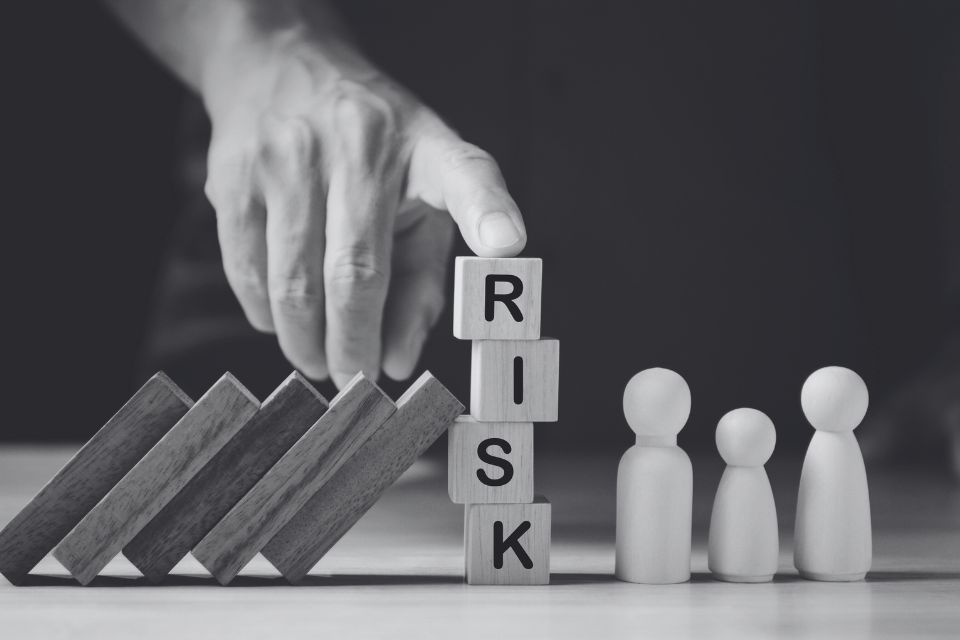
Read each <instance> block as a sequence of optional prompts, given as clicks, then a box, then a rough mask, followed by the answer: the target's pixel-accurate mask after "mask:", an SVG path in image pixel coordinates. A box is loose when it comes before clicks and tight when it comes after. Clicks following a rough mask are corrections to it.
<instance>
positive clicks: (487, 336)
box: [453, 257, 543, 340]
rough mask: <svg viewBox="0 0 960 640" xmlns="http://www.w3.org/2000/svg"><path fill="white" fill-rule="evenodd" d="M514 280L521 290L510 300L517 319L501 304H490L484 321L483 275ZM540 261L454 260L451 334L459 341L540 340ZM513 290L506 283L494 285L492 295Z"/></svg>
mask: <svg viewBox="0 0 960 640" xmlns="http://www.w3.org/2000/svg"><path fill="white" fill-rule="evenodd" d="M488 275H506V276H513V277H515V278H517V279H518V280H519V282H520V286H521V287H522V291H521V293H520V295H518V296H517V297H516V298H513V299H512V302H513V304H514V305H516V310H517V311H519V313H520V315H521V319H520V320H517V319H516V318H514V316H513V315H512V314H511V310H510V308H508V307H507V305H506V304H505V303H504V302H502V301H497V302H493V304H492V306H491V311H492V312H493V317H492V319H490V320H487V315H486V307H487V299H486V296H487V276H488ZM542 278H543V261H542V260H541V259H540V258H476V257H458V258H457V259H456V264H455V267H454V275H453V335H454V337H456V338H459V339H461V340H536V339H538V338H539V337H540V298H541V295H540V294H541V286H542ZM512 291H513V285H512V284H511V283H509V282H500V283H497V284H496V286H495V287H494V293H496V294H500V295H504V294H510V293H511V292H512Z"/></svg>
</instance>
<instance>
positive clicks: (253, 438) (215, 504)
mask: <svg viewBox="0 0 960 640" xmlns="http://www.w3.org/2000/svg"><path fill="white" fill-rule="evenodd" d="M326 410H327V401H326V400H325V399H324V398H323V396H321V395H320V394H319V393H318V392H317V391H316V390H315V389H314V388H313V387H312V386H311V385H310V383H309V382H307V381H306V380H305V379H304V378H303V376H301V375H300V374H299V373H296V372H294V373H292V374H290V376H289V377H288V378H287V379H286V380H284V382H283V383H282V384H281V385H280V386H279V387H278V388H277V389H276V391H274V392H273V393H272V394H271V395H270V397H269V398H267V399H266V400H265V401H264V402H263V405H262V406H261V407H260V410H259V411H257V413H256V415H254V416H253V418H251V419H250V420H249V421H248V422H247V423H246V424H245V425H244V426H243V428H242V429H241V430H240V431H239V432H238V433H237V435H235V436H234V437H233V439H232V440H230V442H228V443H227V444H226V446H224V447H223V449H221V450H220V451H219V452H218V453H217V455H216V456H215V457H214V458H213V459H212V460H211V461H210V463H209V464H208V465H207V466H206V467H204V468H203V470H202V471H201V472H200V473H198V474H197V475H196V476H194V478H193V479H192V480H191V481H190V482H189V483H187V485H186V486H185V487H184V488H183V490H182V491H180V493H178V494H177V496H176V497H175V498H174V499H173V500H172V501H171V502H170V504H168V505H167V506H166V507H164V509H163V510H162V511H160V513H158V514H157V515H156V516H155V517H154V518H153V520H151V521H150V523H149V524H148V525H147V526H146V527H144V528H143V530H142V531H141V532H140V533H139V534H138V535H137V537H136V538H134V539H133V541H132V542H130V544H128V545H127V546H126V548H125V549H124V550H123V553H124V555H125V556H126V557H127V559H128V560H130V562H131V563H133V565H134V566H135V567H137V569H139V570H140V572H141V573H143V575H145V576H146V577H147V578H149V579H150V580H151V581H153V582H158V581H159V580H161V579H163V577H164V576H166V575H167V574H168V573H170V571H171V570H172V569H173V567H174V566H175V565H176V564H177V562H179V561H180V560H181V559H182V558H183V557H184V556H185V555H187V553H188V552H189V551H190V549H192V548H193V547H194V546H195V545H196V544H197V543H198V542H200V540H202V539H203V536H205V535H206V534H207V533H208V532H209V531H210V530H211V529H212V528H213V527H214V525H216V524H217V523H218V522H219V521H220V520H221V518H223V517H224V516H225V515H226V514H227V512H228V511H230V509H231V508H232V507H233V506H234V505H235V504H236V503H237V502H238V501H239V500H240V499H241V498H242V497H243V496H244V494H245V493H247V491H249V490H250V489H251V488H252V487H253V486H254V485H255V484H256V483H257V481H258V480H260V478H261V477H263V475H264V474H265V473H266V472H267V470H269V469H270V467H272V466H273V465H274V464H275V463H276V462H277V461H278V460H279V459H280V457H281V456H283V454H285V453H286V452H287V450H288V449H290V447H292V446H293V445H294V443H296V442H297V440H299V439H300V437H301V436H302V435H303V434H304V433H306V431H307V429H309V428H310V427H311V426H313V424H314V423H315V422H316V421H317V420H319V419H320V417H321V416H322V415H323V414H324V412H325V411H326Z"/></svg>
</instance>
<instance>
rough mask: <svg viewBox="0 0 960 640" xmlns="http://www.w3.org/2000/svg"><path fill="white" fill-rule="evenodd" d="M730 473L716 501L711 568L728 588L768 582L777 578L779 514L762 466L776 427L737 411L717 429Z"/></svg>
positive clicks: (750, 412)
mask: <svg viewBox="0 0 960 640" xmlns="http://www.w3.org/2000/svg"><path fill="white" fill-rule="evenodd" d="M716 437H717V450H718V451H719V452H720V456H721V457H722V458H723V460H724V462H726V463H727V468H726V469H724V471H723V477H722V478H720V486H719V487H718V488H717V495H716V497H715V498H714V501H713V514H712V515H711V516H710V537H709V543H708V545H707V547H708V551H707V564H708V566H709V568H710V571H711V573H713V577H714V578H716V579H717V580H724V581H726V582H768V581H770V580H772V579H773V575H774V574H775V573H776V572H777V559H778V557H779V555H780V540H779V533H778V529H777V509H776V506H775V505H774V501H773V490H772V489H771V488H770V479H769V478H767V472H766V471H765V470H764V468H763V465H764V464H765V463H766V462H767V460H769V459H770V455H771V454H772V453H773V447H774V445H775V444H776V442H777V432H776V429H774V426H773V422H771V421H770V418H768V417H767V416H766V415H765V414H764V413H762V412H760V411H757V410H756V409H734V410H733V411H730V412H729V413H727V414H726V415H724V416H723V417H722V418H721V419H720V422H719V424H717V436H716Z"/></svg>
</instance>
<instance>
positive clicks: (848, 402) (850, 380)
mask: <svg viewBox="0 0 960 640" xmlns="http://www.w3.org/2000/svg"><path fill="white" fill-rule="evenodd" d="M869 403H870V396H869V395H868V393H867V383H865V382H864V381H863V378H861V377H860V376H858V375H857V374H856V373H855V372H853V371H851V370H850V369H846V368H844V367H824V368H823V369H817V370H816V371H814V372H813V373H811V374H810V377H809V378H807V381H806V382H804V383H803V390H802V391H801V392H800V406H801V407H803V414H804V415H805V416H806V417H807V420H808V421H809V422H810V424H812V425H813V428H814V429H817V430H818V431H833V432H839V433H842V432H850V431H853V430H854V429H856V428H857V425H859V424H860V421H861V420H863V416H865V415H866V414H867V405H868V404H869Z"/></svg>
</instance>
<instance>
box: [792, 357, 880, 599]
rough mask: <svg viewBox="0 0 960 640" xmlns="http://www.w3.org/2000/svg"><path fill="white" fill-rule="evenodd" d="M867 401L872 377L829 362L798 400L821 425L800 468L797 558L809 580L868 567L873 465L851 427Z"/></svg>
mask: <svg viewBox="0 0 960 640" xmlns="http://www.w3.org/2000/svg"><path fill="white" fill-rule="evenodd" d="M868 403H869V396H868V394H867V385H866V383H865V382H864V381H863V379H862V378H861V377H860V376H858V375H857V374H856V373H854V372H853V371H851V370H850V369H845V368H843V367H824V368H823V369H819V370H817V371H814V372H813V373H812V374H810V377H809V378H807V381H806V382H805V383H804V384H803V391H802V392H801V394H800V404H801V406H802V407H803V413H804V415H805V416H806V417H807V420H808V421H809V422H810V424H812V425H813V428H814V429H816V432H815V433H814V434H813V438H812V439H811V440H810V446H809V448H808V449H807V455H806V457H805V458H804V460H803V470H802V471H801V473H800V494H799V496H798V498H797V521H796V531H795V533H794V545H795V547H794V564H796V566H797V570H798V571H799V572H800V575H801V576H802V577H804V578H807V579H808V580H825V581H831V582H850V581H854V580H862V579H863V578H864V576H866V574H867V571H869V570H870V563H871V559H872V555H873V542H872V535H871V529H870V526H871V525H870V496H869V491H868V489H867V472H866V469H865V467H864V465H863V456H862V455H861V453H860V445H859V444H858V443H857V438H856V437H855V436H854V435H853V430H854V429H855V428H856V427H857V425H859V424H860V421H861V420H863V417H864V416H865V415H866V413H867V405H868Z"/></svg>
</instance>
